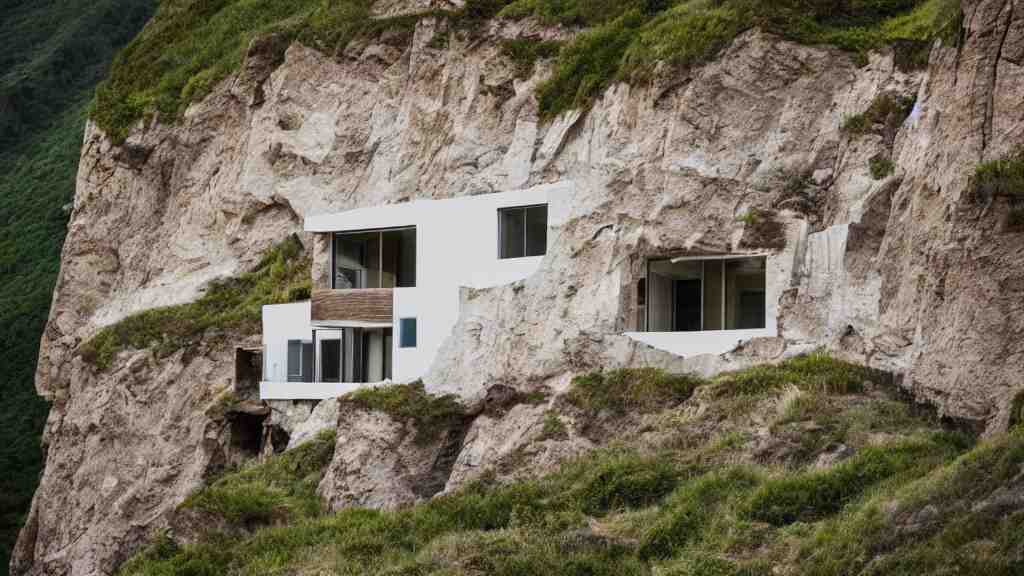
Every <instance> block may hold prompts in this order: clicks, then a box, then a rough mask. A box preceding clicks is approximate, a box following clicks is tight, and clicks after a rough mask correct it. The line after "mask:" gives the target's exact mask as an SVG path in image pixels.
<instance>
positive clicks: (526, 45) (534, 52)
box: [501, 38, 562, 78]
mask: <svg viewBox="0 0 1024 576" xmlns="http://www.w3.org/2000/svg"><path fill="white" fill-rule="evenodd" d="M561 48H562V43H561V42H558V41H556V40H538V39H536V38H513V39H504V40H502V41H501V52H502V53H503V54H504V55H505V56H506V57H507V58H508V59H509V60H511V61H512V64H513V66H515V77H516V78H529V77H530V76H531V75H532V74H533V69H534V67H535V66H536V65H537V61H538V60H547V59H549V58H553V57H554V56H557V55H558V51H559V50H560V49H561Z"/></svg>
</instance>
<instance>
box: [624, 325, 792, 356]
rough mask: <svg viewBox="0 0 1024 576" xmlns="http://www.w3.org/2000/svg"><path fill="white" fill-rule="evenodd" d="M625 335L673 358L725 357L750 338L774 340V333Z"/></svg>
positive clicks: (753, 331)
mask: <svg viewBox="0 0 1024 576" xmlns="http://www.w3.org/2000/svg"><path fill="white" fill-rule="evenodd" d="M625 335H626V336H627V337H629V338H631V339H633V340H636V341H637V342H643V343H644V344H647V345H648V346H651V347H652V348H657V349H658V350H664V351H665V352H669V353H672V354H675V355H676V356H682V357H684V358H685V357H689V356H698V355H701V354H725V353H726V352H729V351H731V350H734V349H735V348H736V347H737V346H738V345H740V344H741V343H743V342H746V341H748V340H752V339H754V338H774V337H775V336H777V334H776V330H774V329H771V328H762V329H758V330H703V331H699V332H626V333H625Z"/></svg>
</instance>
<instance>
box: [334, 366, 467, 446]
mask: <svg viewBox="0 0 1024 576" xmlns="http://www.w3.org/2000/svg"><path fill="white" fill-rule="evenodd" d="M340 402H341V403H342V404H346V403H347V404H350V405H353V406H356V407H358V408H361V409H363V410H375V411H378V412H383V413H385V414H387V415H388V416H390V417H391V418H392V419H394V420H396V421H398V422H401V423H408V424H409V425H411V426H412V427H413V429H414V430H415V434H416V436H415V439H414V441H415V442H416V443H417V444H419V445H425V444H429V443H431V442H433V441H435V440H437V438H438V437H439V436H441V435H442V434H444V433H445V432H447V431H448V429H450V428H451V427H453V426H454V425H455V424H457V423H458V422H460V421H461V420H462V419H463V418H465V416H466V414H465V410H463V408H462V405H461V404H459V402H458V399H457V398H456V397H455V396H454V395H452V394H446V395H443V396H435V395H433V394H430V393H428V392H427V391H426V388H424V386H423V382H422V381H420V380H417V381H415V382H411V383H409V384H391V385H388V386H377V387H373V388H363V389H361V390H357V391H355V392H352V393H351V394H347V395H345V396H343V397H342V398H341V400H340Z"/></svg>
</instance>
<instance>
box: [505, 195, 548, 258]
mask: <svg viewBox="0 0 1024 576" xmlns="http://www.w3.org/2000/svg"><path fill="white" fill-rule="evenodd" d="M547 251H548V206H547V204H540V205H537V206H516V207H514V208H502V209H500V210H498V257H499V258H501V259H506V258H523V257H526V256H543V255H544V254H546V253H547Z"/></svg>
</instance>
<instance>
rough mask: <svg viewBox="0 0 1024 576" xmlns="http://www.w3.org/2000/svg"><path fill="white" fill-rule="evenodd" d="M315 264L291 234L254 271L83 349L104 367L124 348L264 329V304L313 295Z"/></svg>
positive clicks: (147, 314)
mask: <svg viewBox="0 0 1024 576" xmlns="http://www.w3.org/2000/svg"><path fill="white" fill-rule="evenodd" d="M309 266H310V259H309V257H308V256H307V255H306V254H305V252H304V250H303V247H302V243H301V242H300V241H299V239H298V237H296V236H291V237H289V238H288V239H286V240H284V241H283V242H281V243H280V244H278V245H277V246H275V247H274V248H272V249H271V250H270V251H268V253H267V254H265V255H264V256H263V258H262V259H261V260H260V262H259V264H257V265H256V267H255V268H254V269H253V270H252V271H250V272H247V273H245V274H242V275H241V276H239V277H237V278H231V279H228V280H222V281H216V282H213V283H211V284H210V285H209V286H207V288H206V290H205V292H204V294H203V295H202V296H201V297H200V298H199V299H198V300H196V301H195V302H190V303H187V304H181V305H178V306H167V307H163V308H153V309H150V310H145V311H143V312H139V313H137V314H133V315H131V316H128V317H127V318H125V319H123V320H121V321H119V322H117V323H115V324H112V325H110V326H107V327H105V328H103V329H102V330H100V331H99V332H98V333H97V334H96V335H95V336H93V337H92V338H91V339H89V340H88V341H86V342H85V343H84V344H83V345H82V346H81V348H80V352H81V354H82V357H83V358H84V359H85V360H86V361H88V362H91V363H93V364H94V365H95V366H96V367H98V368H99V369H101V370H104V369H106V368H108V367H110V365H111V364H112V362H113V360H114V358H115V356H116V355H117V354H118V353H119V352H121V351H123V350H128V349H135V350H141V349H146V348H152V349H153V350H154V351H155V352H156V353H157V354H158V355H161V356H165V355H168V354H170V353H172V352H175V351H177V350H180V349H182V348H185V347H187V346H190V345H193V344H196V343H198V342H199V341H200V340H204V339H207V340H208V339H210V338H215V337H216V336H217V335H219V334H232V333H237V332H245V333H258V332H259V323H260V313H261V310H262V307H263V305H265V304H277V303H283V302H292V301H295V300H303V299H306V298H309V293H310V283H311V280H310V273H309Z"/></svg>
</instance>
